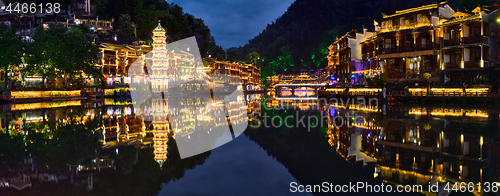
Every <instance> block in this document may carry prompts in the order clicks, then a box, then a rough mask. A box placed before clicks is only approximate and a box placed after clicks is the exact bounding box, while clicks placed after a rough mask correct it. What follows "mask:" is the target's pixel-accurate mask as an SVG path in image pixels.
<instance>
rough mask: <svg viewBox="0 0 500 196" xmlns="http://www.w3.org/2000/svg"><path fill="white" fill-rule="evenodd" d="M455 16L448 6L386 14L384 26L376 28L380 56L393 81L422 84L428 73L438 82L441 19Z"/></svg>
mask: <svg viewBox="0 0 500 196" xmlns="http://www.w3.org/2000/svg"><path fill="white" fill-rule="evenodd" d="M454 14H455V11H454V10H453V9H452V8H451V7H450V6H449V5H448V4H447V3H446V2H442V3H435V4H430V5H424V6H421V7H416V8H410V9H406V10H401V11H396V13H394V14H392V15H386V14H382V17H383V19H382V21H381V22H380V25H376V26H375V29H376V31H377V42H376V44H377V55H378V58H380V59H381V60H382V61H383V64H384V73H386V74H387V77H388V79H389V81H394V82H395V81H397V80H401V79H403V80H407V81H408V80H415V81H418V80H419V79H420V78H422V76H423V74H424V73H430V74H431V75H432V78H434V80H437V79H438V77H439V70H440V64H439V62H440V57H439V49H440V44H441V40H440V37H441V34H442V29H441V28H440V19H442V18H445V19H449V18H452V16H453V15H454Z"/></svg>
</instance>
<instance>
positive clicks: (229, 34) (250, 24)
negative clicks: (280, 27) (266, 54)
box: [169, 0, 294, 49]
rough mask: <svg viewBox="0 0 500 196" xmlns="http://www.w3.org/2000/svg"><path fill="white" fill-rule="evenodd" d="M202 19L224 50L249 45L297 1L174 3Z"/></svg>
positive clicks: (180, 0) (178, 0) (199, 0)
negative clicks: (250, 41) (249, 41)
mask: <svg viewBox="0 0 500 196" xmlns="http://www.w3.org/2000/svg"><path fill="white" fill-rule="evenodd" d="M169 2H173V3H175V4H178V5H179V6H181V7H182V8H183V9H184V11H185V12H187V13H189V14H192V15H194V16H195V17H197V18H201V19H203V20H204V21H205V24H206V25H207V26H208V28H210V31H211V32H212V35H213V36H214V37H215V41H216V42H217V44H218V45H221V46H222V47H223V48H225V49H226V48H230V47H238V46H243V45H245V44H246V43H247V42H248V40H250V39H252V38H253V37H255V36H257V35H258V34H259V33H260V32H262V30H264V29H265V28H266V26H267V24H269V23H271V22H272V21H275V20H276V18H278V17H279V16H281V15H282V14H283V13H285V11H286V10H287V8H288V6H290V4H292V2H294V0H171V1H169Z"/></svg>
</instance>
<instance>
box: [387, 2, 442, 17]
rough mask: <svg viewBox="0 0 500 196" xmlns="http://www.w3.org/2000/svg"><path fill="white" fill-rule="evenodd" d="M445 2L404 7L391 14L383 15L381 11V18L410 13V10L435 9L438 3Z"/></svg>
mask: <svg viewBox="0 0 500 196" xmlns="http://www.w3.org/2000/svg"><path fill="white" fill-rule="evenodd" d="M446 3H447V1H444V2H441V3H439V4H438V3H436V4H430V5H424V6H420V7H415V8H410V9H406V10H396V13H394V14H392V15H385V14H384V13H382V17H383V18H391V17H394V16H399V15H403V14H408V13H412V12H418V11H424V10H431V9H436V8H438V7H439V5H444V4H446Z"/></svg>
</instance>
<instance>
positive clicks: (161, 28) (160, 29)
mask: <svg viewBox="0 0 500 196" xmlns="http://www.w3.org/2000/svg"><path fill="white" fill-rule="evenodd" d="M153 31H165V29H164V28H163V27H162V26H161V24H160V22H158V26H156V28H155V29H154V30H153Z"/></svg>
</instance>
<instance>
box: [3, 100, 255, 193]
mask: <svg viewBox="0 0 500 196" xmlns="http://www.w3.org/2000/svg"><path fill="white" fill-rule="evenodd" d="M238 99H240V100H243V99H244V100H247V102H248V105H251V106H252V105H257V103H260V99H261V97H260V95H258V94H257V95H245V96H242V97H238ZM174 101H175V103H174ZM174 101H168V100H166V102H164V103H165V104H170V106H172V107H175V108H176V109H174V110H173V112H174V113H175V115H178V116H179V118H180V119H182V121H176V120H175V119H172V120H170V121H169V120H167V121H164V120H157V119H159V118H161V117H157V118H156V119H155V116H154V115H153V117H152V118H143V117H141V116H144V115H151V114H154V111H157V109H158V107H163V106H164V105H161V103H158V105H156V106H155V104H152V107H145V108H140V109H138V108H134V107H133V105H132V103H130V102H127V101H126V100H113V99H106V100H98V101H96V102H95V101H94V102H92V101H69V102H58V103H44V104H31V105H30V104H19V105H10V106H3V110H2V111H0V130H1V131H0V175H1V178H2V180H1V181H0V184H1V185H0V192H6V193H9V192H10V193H12V194H17V192H11V191H17V190H15V189H21V190H23V191H24V193H26V194H34V195H36V194H37V193H36V191H34V189H37V188H29V187H39V188H40V187H43V186H42V185H40V184H39V183H32V181H55V182H58V181H61V180H67V181H69V182H70V183H71V184H73V185H75V186H69V187H67V186H61V187H59V186H58V187H57V188H56V189H50V190H48V191H49V192H47V194H49V193H50V192H53V193H55V192H64V191H68V190H71V191H70V192H75V193H76V192H78V191H81V188H84V189H86V190H93V191H96V192H97V194H99V193H104V192H106V191H109V190H108V189H112V190H113V191H114V193H123V194H130V193H131V192H136V193H137V194H138V195H151V194H157V193H158V191H159V190H160V189H161V182H165V183H167V182H169V181H171V180H175V179H179V178H181V177H182V176H183V173H184V172H185V171H186V170H189V169H192V168H194V167H195V166H196V165H200V164H203V162H204V160H205V159H206V158H207V157H209V156H210V152H206V153H203V154H200V155H196V156H193V157H190V158H186V159H180V155H179V153H178V148H177V144H176V140H181V139H188V140H189V139H190V140H193V141H194V143H193V145H196V144H197V143H196V141H199V140H200V139H199V138H209V137H210V138H215V139H217V138H219V137H221V135H220V133H213V132H211V131H210V130H199V129H197V127H199V126H200V124H202V123H207V122H209V121H210V120H213V121H212V122H215V123H214V124H215V126H219V125H222V124H224V123H225V124H226V126H227V123H228V121H227V120H226V117H225V115H226V112H225V110H224V107H223V106H224V104H223V103H224V98H223V97H215V98H214V99H212V100H201V99H182V100H174ZM243 103H245V101H244V102H243ZM203 104H208V105H210V107H209V108H201V107H199V106H201V105H203ZM229 104H233V103H231V102H229ZM233 106H234V107H232V108H233V110H230V111H228V112H227V115H228V117H227V118H228V119H230V121H229V122H230V123H233V124H236V123H239V122H241V121H244V120H248V118H249V115H247V112H248V113H249V114H251V113H252V112H253V111H252V108H254V107H248V108H247V107H246V105H242V104H241V103H237V104H236V105H234V104H233ZM208 111H210V112H208ZM213 113H220V114H221V115H224V119H220V122H219V119H213V118H214V116H213V115H212V114H213ZM144 119H146V120H144ZM181 122H182V123H181ZM186 122H187V123H186ZM223 122H224V123H223ZM172 124H175V126H172ZM212 145H213V144H212ZM155 164H156V165H155ZM123 175H130V176H128V177H125V178H124V176H123ZM121 178H124V179H121ZM117 179H120V180H117ZM141 179H142V181H144V183H140V184H141V185H143V187H142V188H141V189H140V190H131V189H130V188H127V187H124V186H123V185H124V184H127V183H129V182H130V183H131V182H135V181H136V180H138V181H141ZM136 186H139V185H136ZM136 186H130V187H136ZM1 187H4V188H1ZM5 187H9V188H7V189H5ZM104 187H106V188H104ZM127 191H130V192H127ZM141 191H142V192H141Z"/></svg>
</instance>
